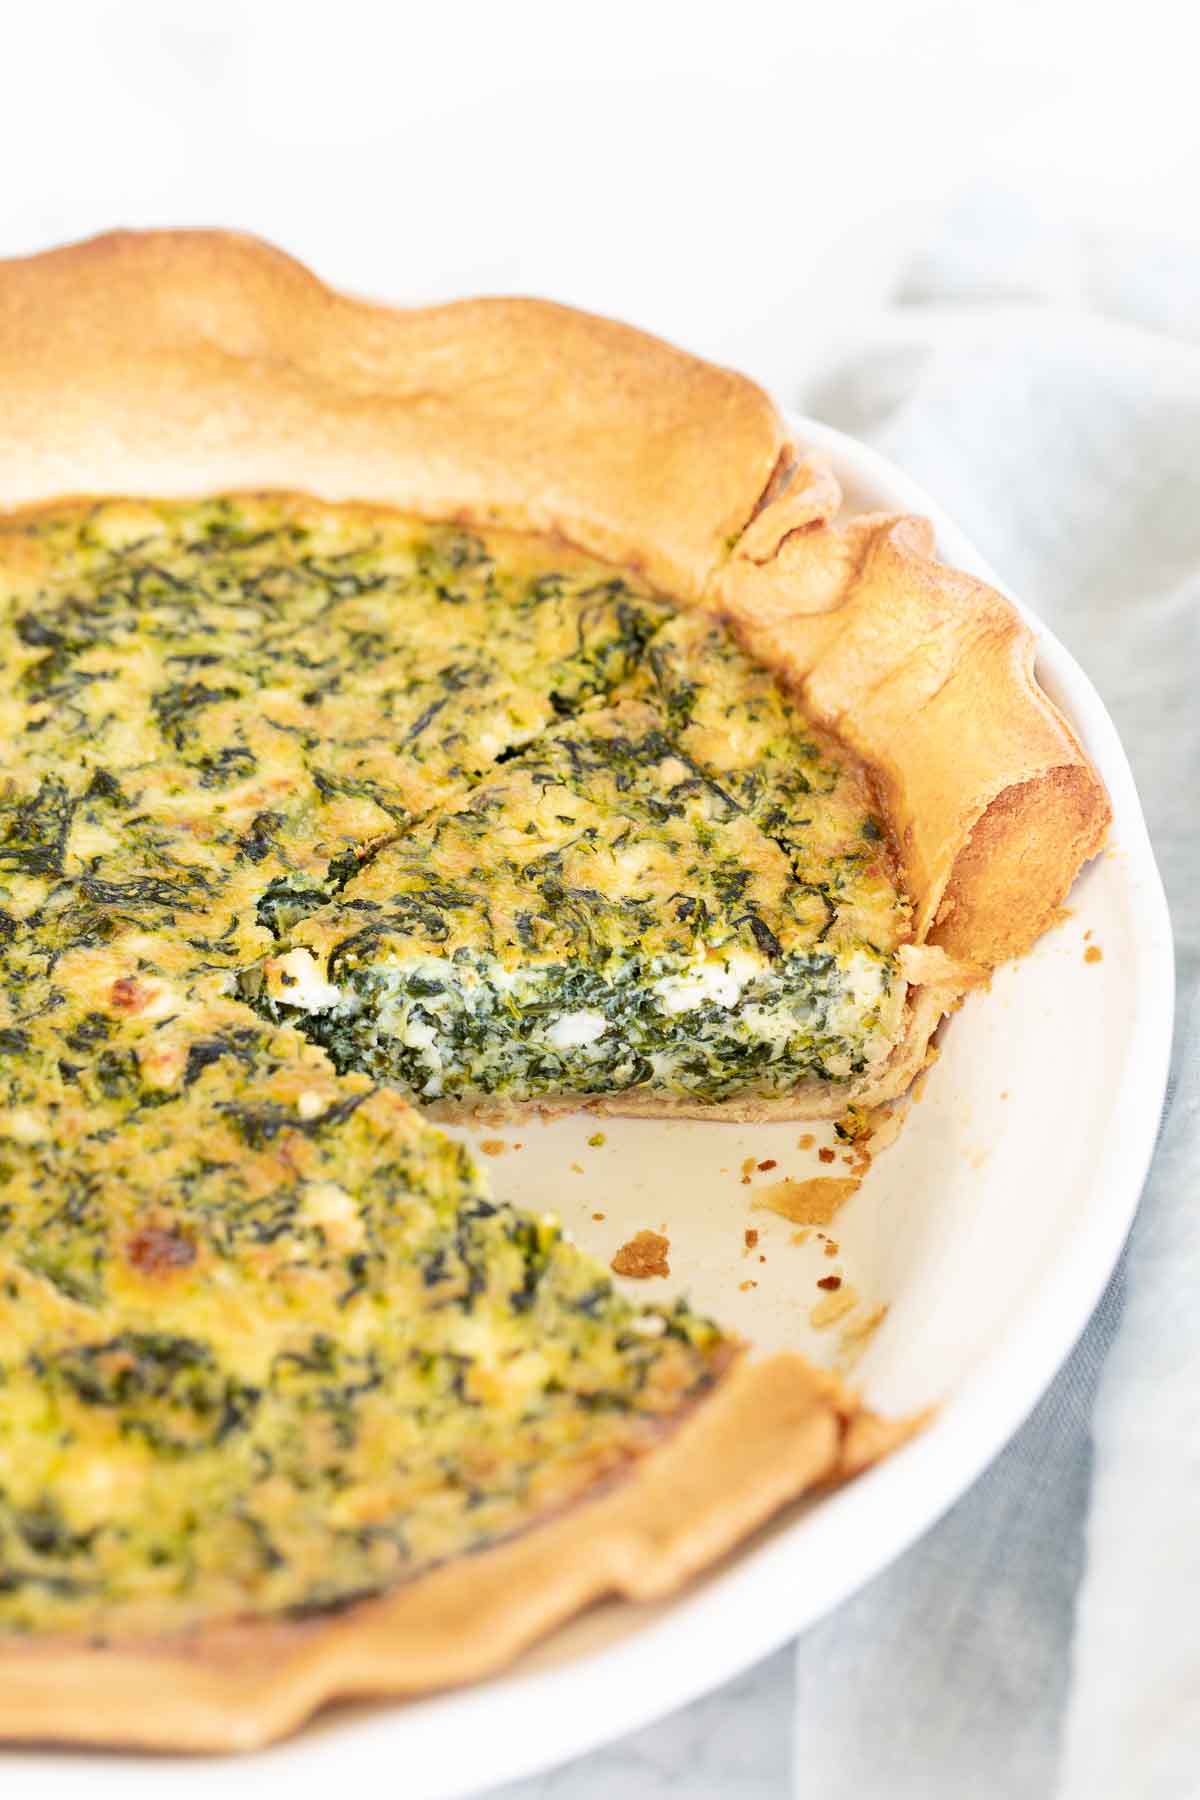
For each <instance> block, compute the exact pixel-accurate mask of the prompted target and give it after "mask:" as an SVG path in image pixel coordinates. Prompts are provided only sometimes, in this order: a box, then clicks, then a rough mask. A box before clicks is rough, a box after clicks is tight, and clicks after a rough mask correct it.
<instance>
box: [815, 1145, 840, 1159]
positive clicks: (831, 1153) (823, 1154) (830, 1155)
mask: <svg viewBox="0 0 1200 1800" xmlns="http://www.w3.org/2000/svg"><path fill="white" fill-rule="evenodd" d="M836 1154H837V1152H836V1151H835V1150H830V1149H829V1148H828V1147H827V1146H826V1145H822V1146H821V1148H820V1149H819V1150H818V1151H817V1155H818V1156H819V1157H820V1159H821V1161H822V1162H823V1163H831V1162H832V1161H833V1159H834V1157H835V1156H836Z"/></svg>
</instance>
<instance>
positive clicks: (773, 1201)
mask: <svg viewBox="0 0 1200 1800" xmlns="http://www.w3.org/2000/svg"><path fill="white" fill-rule="evenodd" d="M861 1185H862V1184H861V1182H860V1181H859V1180H858V1178H857V1176H854V1175H846V1176H842V1177H839V1176H836V1175H814V1176H813V1177H812V1178H811V1179H810V1180H808V1181H776V1182H773V1183H772V1185H771V1186H770V1187H768V1188H764V1189H763V1190H762V1192H761V1193H760V1194H759V1195H758V1197H757V1198H756V1200H755V1202H754V1204H755V1206H761V1207H763V1208H765V1209H766V1211H768V1212H775V1213H778V1214H779V1215H780V1217H781V1218H784V1219H790V1220H791V1221H792V1224H793V1225H828V1223H829V1221H830V1220H831V1219H832V1217H833V1215H834V1213H836V1212H837V1210H838V1208H839V1207H840V1206H842V1205H843V1204H844V1203H845V1202H846V1201H847V1200H848V1199H849V1198H850V1196H851V1194H854V1193H857V1191H858V1189H859V1187H860V1186H861Z"/></svg>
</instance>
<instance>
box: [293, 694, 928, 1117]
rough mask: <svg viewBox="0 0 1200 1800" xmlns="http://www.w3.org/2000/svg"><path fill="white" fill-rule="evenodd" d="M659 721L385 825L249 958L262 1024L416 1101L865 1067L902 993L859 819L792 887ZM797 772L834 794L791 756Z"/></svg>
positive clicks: (784, 1076)
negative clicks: (348, 867)
mask: <svg viewBox="0 0 1200 1800" xmlns="http://www.w3.org/2000/svg"><path fill="white" fill-rule="evenodd" d="M665 723H666V720H665V716H664V713H663V711H662V709H661V708H660V707H658V706H656V705H654V704H652V703H648V702H645V701H637V700H628V701H622V702H620V703H619V704H617V705H615V706H612V707H608V708H604V709H599V710H592V711H589V712H587V713H584V714H583V715H581V716H580V717H579V718H578V719H577V720H574V721H572V722H571V723H570V724H568V725H564V726H561V727H559V728H558V729H556V730H554V731H552V732H549V733H548V734H547V735H546V736H545V737H543V738H541V739H540V740H539V741H538V742H537V744H535V745H533V746H532V747H530V748H529V749H527V750H525V751H522V752H521V753H520V754H519V755H518V756H516V757H515V758H514V759H512V760H511V761H509V762H507V763H506V764H505V766H504V767H503V769H501V770H499V771H497V772H496V774H495V775H493V776H492V777H491V779H490V780H488V781H486V782H484V783H482V784H480V785H479V786H478V787H476V788H474V789H473V790H472V791H471V793H470V794H469V795H467V796H466V797H465V798H464V799H463V800H462V801H461V802H459V803H456V804H455V805H453V806H451V807H447V808H445V809H440V810H439V811H438V812H436V813H435V814H434V815H433V816H431V817H430V818H428V819H426V820H424V821H423V822H422V823H421V824H419V825H417V826H414V827H413V828H412V829H411V830H409V831H407V832H405V833H404V834H403V835H402V836H401V837H400V838H398V839H397V841H396V842H395V843H393V844H391V845H389V846H388V847H387V848H386V849H385V850H383V851H382V852H381V853H380V854H379V855H378V856H377V857H376V858H375V860H374V861H373V862H372V864H371V865H370V867H369V868H368V869H366V870H365V871H364V872H363V873H362V874H361V875H360V876H358V877H357V879H356V880H355V881H353V882H352V883H351V884H350V885H349V887H348V888H347V889H346V890H345V892H344V894H343V895H342V897H341V898H340V899H339V900H338V901H337V902H336V903H335V904H334V905H332V906H330V907H327V908H325V909H323V910H322V911H321V912H319V913H316V914H314V915H313V916H312V917H310V918H309V919H307V920H306V921H305V922H304V923H303V925H301V926H299V927H298V928H297V929H296V931H295V932H294V933H293V934H292V944H293V947H292V948H290V949H289V950H287V951H286V952H284V953H283V954H282V955H279V956H276V957H274V958H272V959H271V960H270V961H269V963H268V964H267V970H266V980H267V993H268V995H269V997H270V1000H271V1001H272V1002H273V1004H274V1010H275V1012H276V1013H277V1014H278V1015H280V1016H287V1017H292V1018H297V1017H298V1018H300V1019H302V1020H303V1022H304V1026H305V1029H306V1030H307V1031H308V1032H309V1033H310V1035H311V1036H313V1037H314V1038H315V1039H317V1041H319V1042H320V1043H322V1044H323V1045H324V1046H325V1047H326V1048H327V1049H328V1050H329V1052H330V1055H331V1056H332V1058H333V1060H334V1062H335V1064H336V1065H337V1066H338V1067H339V1068H364V1069H367V1070H369V1071H370V1072H371V1073H373V1074H378V1075H379V1076H381V1077H382V1078H384V1079H387V1080H389V1081H394V1082H396V1083H398V1084H399V1085H401V1086H403V1087H404V1088H406V1089H407V1090H409V1091H410V1092H412V1093H413V1094H415V1095H416V1096H418V1097H419V1098H421V1099H423V1100H447V1099H448V1100H462V1101H466V1102H468V1103H469V1102H471V1101H473V1100H475V1099H477V1098H478V1097H480V1096H490V1095H503V1096H506V1097H509V1098H513V1099H533V1098H537V1097H540V1096H546V1095H554V1094H561V1093H574V1094H604V1093H613V1092H622V1091H625V1090H629V1089H633V1088H649V1089H654V1090H658V1091H663V1092H667V1093H682V1094H687V1095H689V1096H693V1097H696V1098H698V1099H703V1100H719V1099H727V1098H734V1097H737V1096H738V1095H742V1094H746V1093H776V1092H781V1091H784V1090H786V1089H788V1088H791V1087H794V1086H795V1085H796V1083H797V1082H798V1081H802V1080H806V1079H814V1078H815V1079H819V1080H822V1081H847V1080H849V1079H850V1078H852V1077H853V1076H855V1075H860V1074H862V1073H863V1072H864V1071H867V1070H869V1069H871V1068H872V1067H874V1066H875V1065H876V1064H877V1063H878V1062H879V1061H880V1060H881V1059H882V1058H884V1057H886V1056H887V1054H888V1052H889V1050H890V1048H891V1045H892V1044H893V1043H894V1041H895V1038H896V1035H897V1032H898V1029H899V1024H900V1009H901V1007H902V1005H903V997H904V984H903V982H901V981H900V980H898V979H897V977H896V972H895V966H894V960H893V956H892V954H891V952H892V948H893V946H894V943H895V938H896V934H897V928H898V924H899V922H900V919H901V916H902V915H901V914H900V913H899V912H898V909H897V906H896V899H895V892H894V889H893V888H892V887H891V886H890V883H889V882H888V881H887V879H886V877H885V876H884V875H883V874H882V872H881V871H880V870H879V867H878V863H879V857H878V841H877V840H876V839H873V838H872V837H871V836H869V835H867V836H864V835H863V834H864V832H867V833H868V834H869V833H870V832H871V831H872V829H873V826H872V822H871V820H870V819H869V818H864V817H862V816H858V817H854V818H853V819H852V820H849V821H846V826H847V828H848V829H853V831H854V833H855V835H854V837H852V838H849V840H848V841H846V840H845V839H842V840H839V843H838V846H837V854H836V855H835V856H833V857H832V858H829V859H826V861H825V863H824V866H823V868H822V870H821V880H820V882H819V883H818V882H816V881H801V880H798V879H797V876H796V873H795V869H794V862H793V858H792V857H791V856H790V855H789V854H788V849H789V846H788V843H787V841H786V839H785V838H784V837H783V836H782V835H780V836H778V837H772V836H768V835H767V833H766V831H765V830H764V828H763V826H762V825H761V824H760V823H758V822H757V821H756V813H757V814H758V815H759V816H760V817H761V816H762V815H764V814H766V815H770V814H772V813H774V812H775V811H776V810H779V811H782V803H781V800H780V796H779V795H778V794H777V793H774V792H772V791H770V783H769V780H767V781H765V782H764V785H765V786H766V787H767V789H768V791H767V792H766V793H765V794H763V795H760V796H756V797H754V798H753V799H751V800H750V801H749V802H746V801H743V800H742V799H739V798H738V797H736V796H737V793H738V787H739V783H738V781H737V780H734V781H729V780H726V781H725V785H723V784H722V775H726V776H727V775H728V773H730V771H723V772H722V773H721V774H718V773H715V772H710V770H708V769H706V768H705V767H704V765H703V764H701V763H700V762H699V761H698V760H697V759H696V758H695V757H694V756H692V755H691V754H690V753H689V751H688V749H687V747H686V733H683V734H680V735H679V736H676V735H673V734H670V733H668V731H667V730H665V729H664V726H665ZM807 771H808V773H807V776H806V780H807V781H808V782H809V784H810V786H815V787H817V788H821V787H824V788H826V789H827V790H828V789H831V788H832V787H833V784H834V782H835V781H836V772H835V771H834V770H832V769H831V768H830V767H829V766H828V765H827V764H825V763H824V762H823V761H822V760H821V759H820V757H819V756H818V754H817V752H816V751H815V750H814V749H812V748H811V747H810V754H809V758H808V760H807ZM732 773H734V774H735V776H738V777H740V776H741V775H742V774H743V773H744V772H743V771H741V770H737V771H732ZM807 797H808V798H809V800H810V808H809V810H815V809H814V808H813V807H812V806H811V794H810V795H809V796H807ZM828 797H829V795H828V791H827V792H826V793H825V795H824V796H823V798H824V799H825V800H826V801H828ZM787 823H789V824H790V825H791V827H792V828H793V829H794V830H796V831H797V832H799V830H800V827H799V826H798V824H797V823H796V821H795V820H794V819H789V821H788V822H787ZM780 829H781V833H782V831H783V829H784V827H783V826H782V825H781V828H780Z"/></svg>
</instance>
